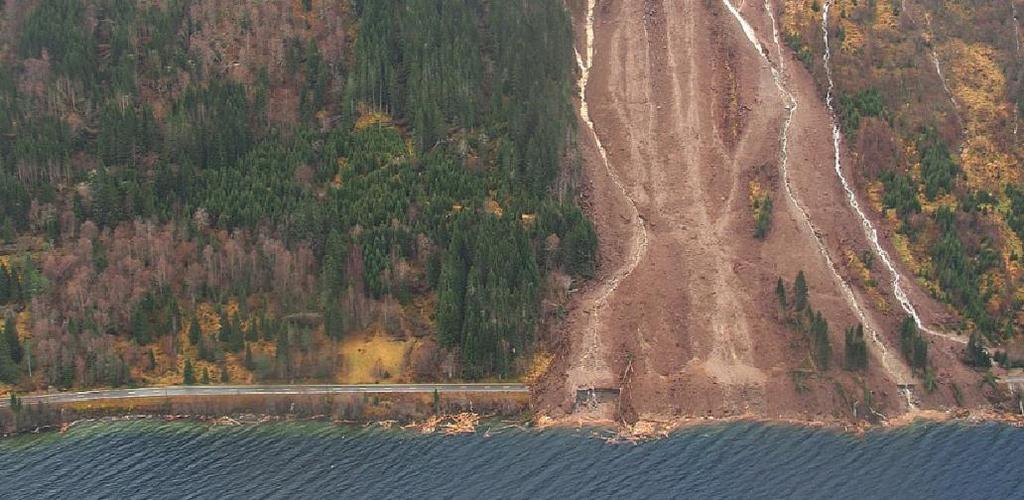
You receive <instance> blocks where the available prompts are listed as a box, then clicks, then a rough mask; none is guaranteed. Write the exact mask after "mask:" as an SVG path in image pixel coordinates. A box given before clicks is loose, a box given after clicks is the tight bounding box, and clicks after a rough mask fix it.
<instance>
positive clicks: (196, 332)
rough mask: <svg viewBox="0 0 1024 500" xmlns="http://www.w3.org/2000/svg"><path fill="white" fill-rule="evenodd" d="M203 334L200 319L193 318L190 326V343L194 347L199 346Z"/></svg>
mask: <svg viewBox="0 0 1024 500" xmlns="http://www.w3.org/2000/svg"><path fill="white" fill-rule="evenodd" d="M202 334H203V330H202V329H201V328H200V327H199V318H198V317H196V316H192V323H191V324H189V326H188V343H189V344H191V345H192V346H193V347H196V346H198V345H199V340H200V339H201V338H202Z"/></svg>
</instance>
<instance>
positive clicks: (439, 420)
mask: <svg viewBox="0 0 1024 500" xmlns="http://www.w3.org/2000/svg"><path fill="white" fill-rule="evenodd" d="M137 420H161V421H164V422H175V421H185V422H191V423H196V424H208V425H211V426H232V427H234V426H259V425H263V424H281V423H284V424H287V423H304V422H322V423H325V424H330V425H334V426H350V427H353V428H356V427H362V428H371V427H379V428H384V429H395V430H400V431H407V432H410V433H415V434H423V435H439V436H454V435H462V434H473V433H480V432H482V433H483V434H484V435H485V436H490V435H491V434H492V433H493V432H495V431H503V430H507V429H518V430H522V431H546V430H572V431H590V432H591V435H592V437H594V438H598V439H603V440H605V441H606V442H607V443H609V444H640V443H643V442H648V441H655V440H660V439H665V438H671V437H672V436H673V435H674V434H676V433H678V432H680V431H684V430H692V429H699V428H701V427H712V426H721V425H736V424H758V425H766V426H773V425H778V426H785V427H793V428H803V429H820V430H827V431H832V432H836V433H838V434H845V435H851V436H863V435H865V434H866V433H868V432H878V431H882V432H887V431H896V430H900V429H905V428H907V427H910V426H913V425H920V424H925V425H927V424H956V425H984V424H988V423H997V424H1003V425H1007V426H1010V427H1015V428H1024V415H1020V414H1013V413H1006V412H1001V411H996V410H991V409H988V410H967V409H961V410H958V411H953V410H945V411H942V410H917V411H914V412H908V413H905V414H902V415H900V416H897V417H894V418H891V419H887V420H883V421H881V422H879V423H875V424H871V423H867V422H863V421H862V422H859V423H855V422H848V421H841V420H829V419H820V420H806V419H799V418H768V417H763V416H756V415H735V416H731V417H724V418H714V417H707V418H675V419H656V418H650V419H641V420H639V421H637V422H636V423H634V424H632V425H630V424H624V423H622V422H614V421H612V420H609V419H595V418H580V417H577V418H573V417H561V418H557V419H555V418H551V417H548V416H546V415H536V414H532V413H531V412H530V410H524V411H519V412H500V411H496V412H488V413H484V414H478V413H474V412H472V411H461V412H457V413H444V414H438V415H430V416H427V417H425V418H414V419H407V420H401V419H397V418H352V419H348V418H336V417H333V416H331V415H328V414H313V415H301V414H297V413H287V412H286V413H279V414H272V413H252V412H224V413H223V414H219V415H215V414H203V413H145V412H137V411H131V409H130V408H127V407H125V408H124V411H123V412H120V413H118V412H114V413H111V414H105V415H96V416H82V417H79V418H74V419H72V420H69V421H66V422H59V423H51V424H42V425H39V426H35V427H33V428H25V429H19V430H17V431H14V432H6V433H3V434H0V439H5V438H14V437H18V436H23V435H30V434H47V433H59V434H63V433H65V432H68V431H70V430H71V429H73V428H75V427H78V426H81V425H85V424H91V423H95V424H111V423H117V422H128V421H137Z"/></svg>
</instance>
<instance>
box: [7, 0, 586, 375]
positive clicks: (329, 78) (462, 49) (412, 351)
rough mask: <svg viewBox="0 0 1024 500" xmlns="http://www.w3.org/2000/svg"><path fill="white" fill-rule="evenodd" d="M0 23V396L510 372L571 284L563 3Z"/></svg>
mask: <svg viewBox="0 0 1024 500" xmlns="http://www.w3.org/2000/svg"><path fill="white" fill-rule="evenodd" d="M0 8H2V9H3V10H2V11H0V23H2V24H0V214H2V218H0V238H2V243H3V247H2V249H3V250H2V252H0V312H2V313H3V316H5V317H6V318H7V321H6V322H5V324H6V326H5V327H4V338H3V340H4V341H3V342H0V380H3V381H5V382H7V383H11V384H18V385H19V386H20V387H22V388H34V387H41V386H51V385H52V386H58V387H71V386H92V385H121V384H130V383H144V382H145V383H151V382H175V383H177V382H181V381H182V379H183V377H184V376H185V373H184V372H185V371H189V372H191V373H190V375H193V378H195V379H198V380H203V379H209V378H212V379H213V380H214V381H218V380H219V381H231V382H247V381H266V380H283V381H289V380H307V379H309V380H314V379H315V380H324V381H333V380H338V379H339V377H340V375H341V373H342V372H344V371H345V370H348V369H349V368H350V367H347V366H345V364H346V363H347V362H348V361H349V359H350V358H347V357H345V356H344V354H345V349H344V348H343V347H342V346H343V345H344V344H345V342H346V341H347V340H350V339H353V338H356V337H360V338H362V337H375V336H384V337H386V338H392V339H415V342H414V343H412V344H409V345H410V346H411V347H409V348H408V349H406V350H405V352H404V353H400V354H399V355H398V357H399V358H401V359H400V362H399V363H398V365H399V366H401V367H403V368H402V371H401V373H391V372H389V370H390V369H391V368H389V366H390V365H388V363H387V360H380V359H378V360H373V359H371V360H370V363H373V364H374V366H373V367H372V370H371V371H372V372H373V373H374V378H377V379H385V378H396V379H402V380H405V379H410V380H411V379H424V380H426V379H437V378H439V377H442V376H451V377H455V378H483V377H499V378H506V377H512V376H515V375H517V374H519V373H522V372H523V371H524V370H525V368H526V366H527V365H528V363H529V361H530V359H529V356H530V354H531V353H532V352H533V347H532V346H533V343H534V342H533V341H534V338H535V336H536V331H537V329H538V327H539V326H540V325H541V324H542V322H543V321H544V319H545V313H544V310H543V309H542V307H541V302H542V300H543V299H544V298H546V297H551V296H554V295H557V293H556V292H557V290H556V288H557V287H556V284H558V283H562V285H558V287H564V283H566V282H567V280H563V279H556V278H557V277H561V276H570V277H573V278H577V279H580V278H586V277H588V276H590V275H591V274H592V273H593V266H594V254H595V251H596V244H597V242H596V236H595V234H594V231H593V229H592V228H591V226H590V223H589V222H588V221H587V219H586V218H585V217H584V216H583V214H582V213H581V211H580V210H579V209H578V208H577V206H576V205H575V204H574V198H575V194H574V185H575V176H574V163H575V161H574V160H573V158H575V155H574V150H575V146H574V135H575V130H574V123H575V120H574V114H573V111H572V107H571V104H570V96H571V95H572V92H573V90H572V88H571V84H572V80H573V76H572V74H571V72H572V68H573V67H574V65H573V59H572V45H571V44H572V34H571V28H570V25H569V19H568V14H567V13H566V12H565V10H564V7H563V5H562V2H560V1H555V0H549V1H534V0H502V1H487V0H402V1H398V0H372V1H371V0H363V1H351V2H350V1H340V2H327V1H321V0H302V1H288V0H273V1H267V2H247V1H243V0H210V1H205V0H204V1H190V0H163V1H129V0H38V1H26V2H21V1H7V2H0ZM385 365H388V366H385ZM186 367H187V368H188V370H186ZM200 373H202V374H203V376H200V375H198V374H200Z"/></svg>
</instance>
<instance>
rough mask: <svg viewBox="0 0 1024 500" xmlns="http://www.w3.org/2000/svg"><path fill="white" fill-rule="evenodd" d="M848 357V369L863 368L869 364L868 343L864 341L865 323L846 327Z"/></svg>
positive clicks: (846, 353) (845, 353) (846, 356)
mask: <svg viewBox="0 0 1024 500" xmlns="http://www.w3.org/2000/svg"><path fill="white" fill-rule="evenodd" d="M845 347H846V350H845V352H844V355H845V358H846V369H847V370H863V369H865V368H867V366H868V352H867V344H866V343H865V341H864V325H863V324H860V323H858V324H857V326H856V327H850V328H847V329H846V346H845Z"/></svg>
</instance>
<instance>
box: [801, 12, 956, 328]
mask: <svg viewBox="0 0 1024 500" xmlns="http://www.w3.org/2000/svg"><path fill="white" fill-rule="evenodd" d="M831 6H832V1H831V0H826V1H825V3H824V5H823V7H822V9H821V36H822V39H823V40H824V42H825V54H824V55H823V56H822V57H823V59H824V64H825V76H826V77H827V78H828V91H827V92H826V94H825V105H826V106H827V107H828V111H829V114H830V115H831V118H832V146H833V150H834V156H835V163H834V167H835V171H836V176H837V177H839V182H840V183H842V185H843V190H844V191H845V192H846V200H847V202H848V204H849V205H850V208H851V209H853V211H854V212H855V213H856V214H857V217H859V218H860V222H861V226H862V227H863V228H864V235H865V236H866V237H867V238H868V241H870V242H871V246H872V247H873V248H874V251H875V253H876V254H878V257H879V258H881V260H882V263H883V264H885V267H886V269H888V271H889V274H890V275H891V276H892V291H893V295H894V296H895V297H896V300H897V301H898V302H899V303H900V307H902V308H903V311H904V312H906V313H907V315H908V316H910V317H912V318H914V323H916V324H917V328H918V329H919V330H921V331H922V332H925V333H927V334H929V335H933V336H937V337H943V338H946V339H949V340H952V341H954V342H958V343H961V344H966V343H967V341H966V340H964V339H962V338H959V337H955V336H952V335H948V334H945V333H941V332H938V331H935V330H932V329H931V328H928V327H927V326H925V324H924V322H922V321H921V316H920V315H918V313H917V310H916V309H915V308H914V304H912V303H911V302H910V298H909V297H908V296H907V292H906V291H905V290H904V289H903V285H902V284H900V281H901V280H902V276H901V275H900V273H899V271H898V270H897V269H896V266H895V264H893V261H892V258H890V257H889V252H887V251H886V250H885V248H882V245H881V243H880V242H879V240H878V231H877V230H876V229H875V226H874V224H872V223H871V220H870V219H868V217H867V215H865V214H864V211H863V210H861V208H860V203H858V202H857V195H856V194H855V193H854V192H853V189H851V188H850V183H849V182H848V181H847V180H846V176H845V175H844V174H843V168H842V164H841V163H840V156H841V155H840V144H841V141H842V131H841V130H840V129H839V121H838V120H837V119H836V113H835V108H834V107H833V97H834V91H835V82H833V80H832V67H831V61H832V51H831V48H830V46H829V40H828V12H829V8H830V7H831Z"/></svg>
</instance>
